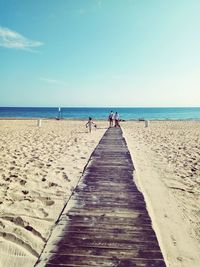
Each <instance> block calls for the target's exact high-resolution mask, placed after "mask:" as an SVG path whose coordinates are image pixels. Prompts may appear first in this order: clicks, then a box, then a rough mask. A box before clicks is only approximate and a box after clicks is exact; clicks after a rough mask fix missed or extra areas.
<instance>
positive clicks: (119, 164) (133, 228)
mask: <svg viewBox="0 0 200 267" xmlns="http://www.w3.org/2000/svg"><path fill="white" fill-rule="evenodd" d="M133 169H134V167H133V163H132V160H131V157H130V153H129V151H128V148H127V145H126V142H125V140H124V138H123V136H122V131H121V129H120V128H110V129H108V130H107V132H106V133H105V135H104V136H103V138H102V139H101V141H100V143H99V145H98V146H97V148H96V149H95V150H94V152H93V154H92V156H91V159H90V162H89V164H88V166H87V168H86V170H85V172H84V174H83V176H82V178H81V180H80V182H79V184H78V186H77V187H76V189H75V193H74V194H73V196H72V197H71V199H70V202H71V203H72V208H71V209H70V210H69V211H68V213H67V215H65V216H64V218H63V217H62V220H63V219H64V220H66V221H67V226H66V228H65V230H64V231H63V233H62V238H61V240H60V241H59V243H58V244H57V248H58V249H57V250H55V251H54V250H53V249H52V251H51V257H50V259H49V260H48V263H45V265H44V266H47V267H55V266H68V267H95V266H98V267H100V266H102V267H111V266H113V267H136V266H138V267H164V266H166V265H165V263H164V260H163V256H162V253H161V251H160V247H159V245H158V241H157V238H156V235H155V233H154V231H153V229H152V226H151V219H150V217H149V215H148V212H147V210H146V207H145V202H144V198H143V195H142V194H141V193H140V192H139V191H138V189H137V187H136V185H135V183H134V181H133Z"/></svg>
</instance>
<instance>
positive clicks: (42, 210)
mask: <svg viewBox="0 0 200 267" xmlns="http://www.w3.org/2000/svg"><path fill="white" fill-rule="evenodd" d="M39 211H41V212H42V214H43V215H44V217H47V216H48V215H49V214H48V213H47V212H46V211H45V210H44V209H43V208H40V209H39Z"/></svg>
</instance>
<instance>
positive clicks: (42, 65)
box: [0, 0, 200, 107]
mask: <svg viewBox="0 0 200 267" xmlns="http://www.w3.org/2000/svg"><path fill="white" fill-rule="evenodd" d="M199 11H200V1H199V0H166V1H162V0H0V106H5V107H6V106H9V107H13V106H14V107H17V106H19V107H20V106H24V107H28V106H30V107H34V106H36V107H57V106H63V107H117V106H120V107H179V106H183V107H195V106H196V107H199V106H200V30H199V29H200V16H199Z"/></svg>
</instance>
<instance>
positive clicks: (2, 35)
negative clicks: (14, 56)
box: [0, 26, 43, 51]
mask: <svg viewBox="0 0 200 267" xmlns="http://www.w3.org/2000/svg"><path fill="white" fill-rule="evenodd" d="M41 45H43V43H42V42H39V41H33V40H30V39H28V38H26V37H24V36H23V35H21V34H19V33H17V32H15V31H13V30H11V29H8V28H4V27H1V26H0V46H2V47H5V48H10V49H21V50H28V51H34V50H33V49H32V48H36V47H39V46H41Z"/></svg>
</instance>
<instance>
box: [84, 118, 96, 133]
mask: <svg viewBox="0 0 200 267" xmlns="http://www.w3.org/2000/svg"><path fill="white" fill-rule="evenodd" d="M92 125H94V127H95V128H96V127H97V126H96V124H95V123H94V122H93V121H92V118H91V117H89V118H88V122H87V123H86V128H88V129H89V132H90V133H91V131H92Z"/></svg>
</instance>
